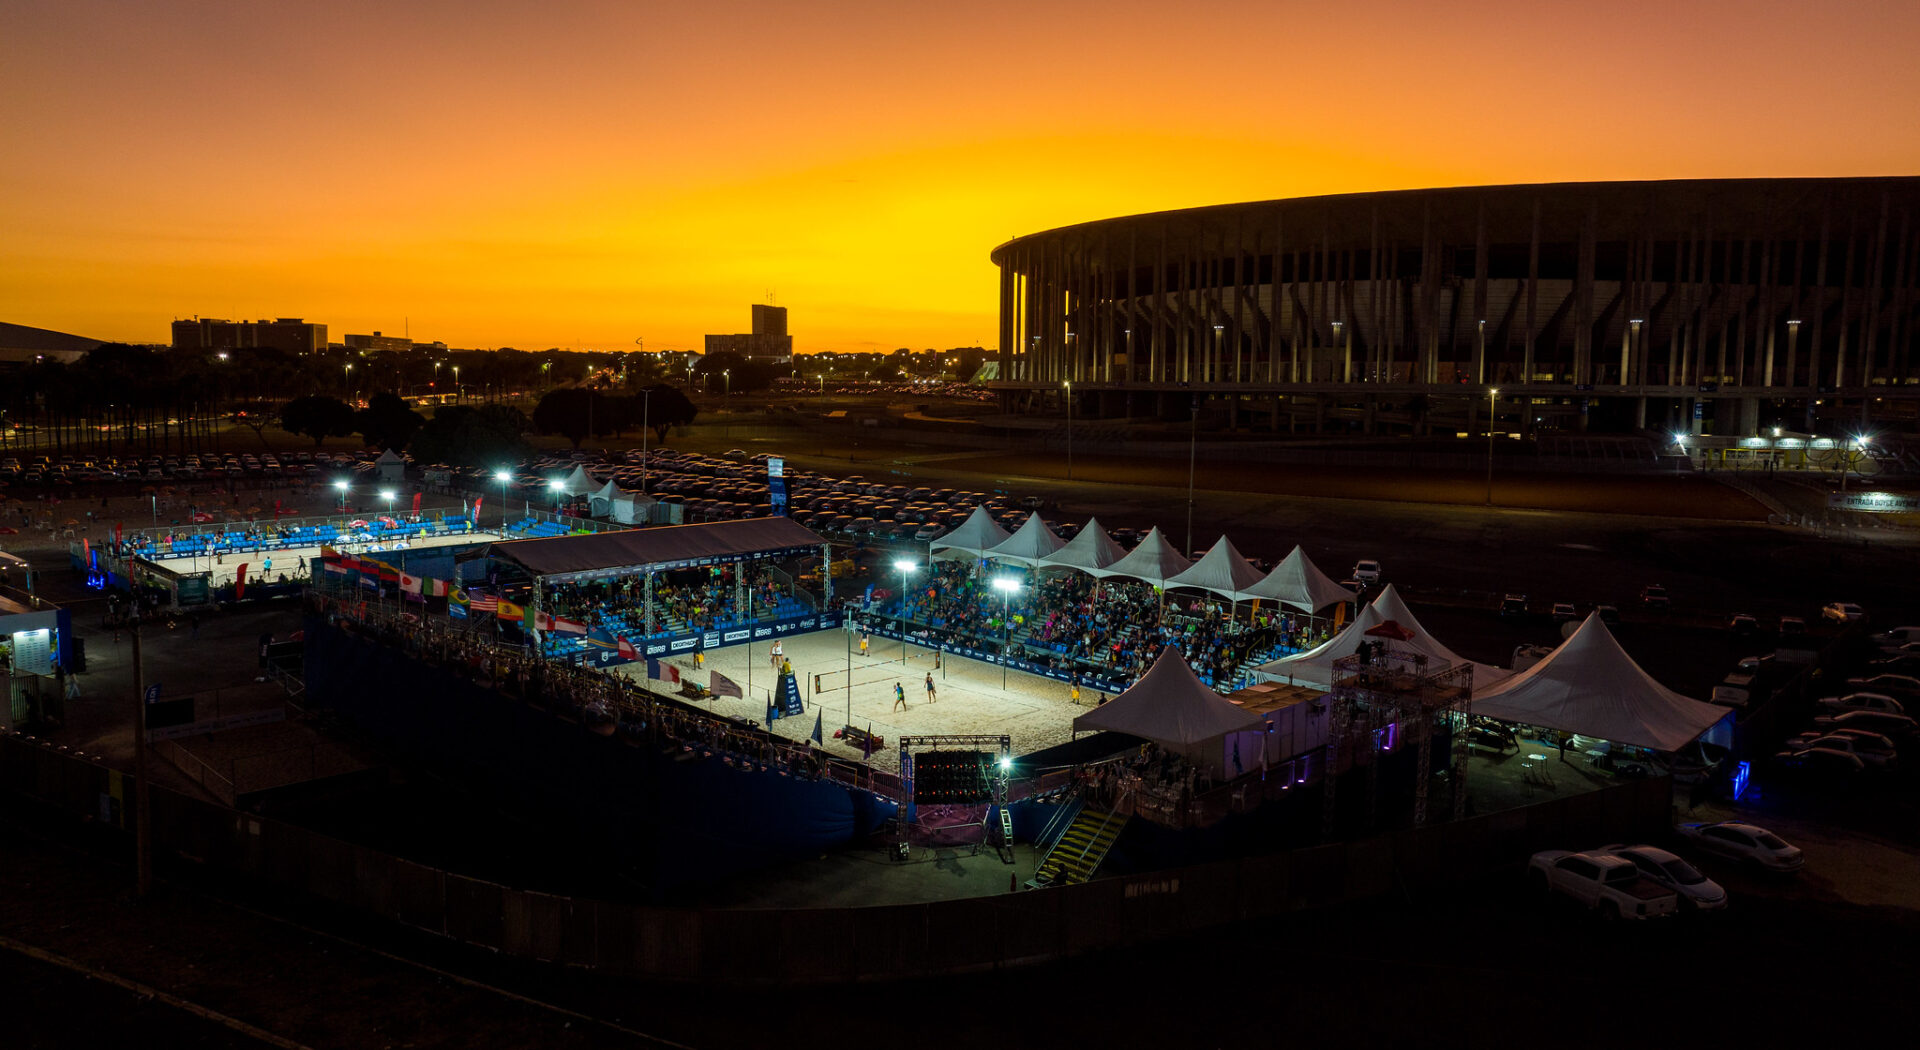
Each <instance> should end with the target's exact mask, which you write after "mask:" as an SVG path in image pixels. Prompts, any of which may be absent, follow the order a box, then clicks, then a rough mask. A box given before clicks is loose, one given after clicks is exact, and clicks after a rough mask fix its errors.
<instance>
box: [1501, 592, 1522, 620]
mask: <svg viewBox="0 0 1920 1050" xmlns="http://www.w3.org/2000/svg"><path fill="white" fill-rule="evenodd" d="M1500 615H1501V616H1504V617H1507V618H1509V619H1512V618H1515V617H1521V616H1525V615H1527V596H1526V595H1524V594H1509V595H1507V596H1506V597H1504V598H1502V599H1500Z"/></svg>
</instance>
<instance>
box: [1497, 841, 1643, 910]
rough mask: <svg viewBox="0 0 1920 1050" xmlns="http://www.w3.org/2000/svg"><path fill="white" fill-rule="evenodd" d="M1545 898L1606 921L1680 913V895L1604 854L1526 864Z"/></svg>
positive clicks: (1546, 856)
mask: <svg viewBox="0 0 1920 1050" xmlns="http://www.w3.org/2000/svg"><path fill="white" fill-rule="evenodd" d="M1527 872H1528V876H1529V877H1530V878H1532V879H1533V881H1534V884H1535V886H1536V887H1538V888H1539V890H1540V891H1541V892H1542V893H1543V894H1558V895H1559V896H1563V897H1567V898H1569V899H1571V900H1573V901H1574V902H1576V903H1578V904H1580V905H1582V906H1583V907H1585V908H1587V909H1589V910H1591V911H1596V912H1598V913H1599V914H1600V916H1601V917H1602V918H1605V919H1634V920H1641V919H1652V918H1658V917H1660V916H1664V915H1672V914H1674V913H1675V912H1678V911H1679V910H1680V897H1679V894H1677V893H1675V892H1674V891H1673V890H1671V889H1668V888H1667V887H1665V886H1662V885H1660V884H1659V883H1656V882H1654V881H1653V880H1652V879H1650V878H1647V877H1646V876H1645V875H1643V874H1641V872H1640V869H1639V868H1638V867H1637V866H1636V865H1635V864H1634V862H1633V861H1631V860H1628V859H1627V858H1625V857H1620V856H1615V855H1614V854H1611V853H1608V852H1606V851H1604V850H1596V851H1594V852H1591V853H1574V852H1571V851H1568V850H1562V849H1550V850H1543V851H1541V852H1539V853H1536V854H1534V855H1533V857H1532V858H1531V859H1530V860H1528V861H1527Z"/></svg>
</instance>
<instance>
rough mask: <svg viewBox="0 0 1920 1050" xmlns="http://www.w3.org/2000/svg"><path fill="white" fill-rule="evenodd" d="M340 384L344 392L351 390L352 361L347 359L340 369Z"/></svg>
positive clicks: (350, 391)
mask: <svg viewBox="0 0 1920 1050" xmlns="http://www.w3.org/2000/svg"><path fill="white" fill-rule="evenodd" d="M340 386H341V388H342V389H343V390H344V391H345V392H346V393H349V394H350V393H352V392H353V362H352V361H348V362H347V363H346V364H345V365H343V366H341V369H340Z"/></svg>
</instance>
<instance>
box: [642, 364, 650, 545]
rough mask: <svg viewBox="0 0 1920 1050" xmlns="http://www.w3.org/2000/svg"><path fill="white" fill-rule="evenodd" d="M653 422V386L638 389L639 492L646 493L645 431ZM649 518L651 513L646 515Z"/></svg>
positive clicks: (646, 435)
mask: <svg viewBox="0 0 1920 1050" xmlns="http://www.w3.org/2000/svg"><path fill="white" fill-rule="evenodd" d="M652 423H653V388H652V387H647V388H646V389H645V390H642V391H640V494H641V495H642V496H644V495H646V494H647V437H648V434H647V431H648V430H650V429H652V427H651V424H652ZM648 517H649V520H651V517H652V516H651V515H649V516H648Z"/></svg>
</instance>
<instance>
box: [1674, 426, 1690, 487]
mask: <svg viewBox="0 0 1920 1050" xmlns="http://www.w3.org/2000/svg"><path fill="white" fill-rule="evenodd" d="M1673 444H1674V447H1675V448H1678V449H1679V450H1680V455H1678V456H1675V457H1673V475H1674V477H1679V476H1680V460H1681V459H1682V458H1684V457H1685V456H1686V454H1687V435H1686V434H1684V433H1678V432H1676V433H1675V434H1674V435H1673Z"/></svg>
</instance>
